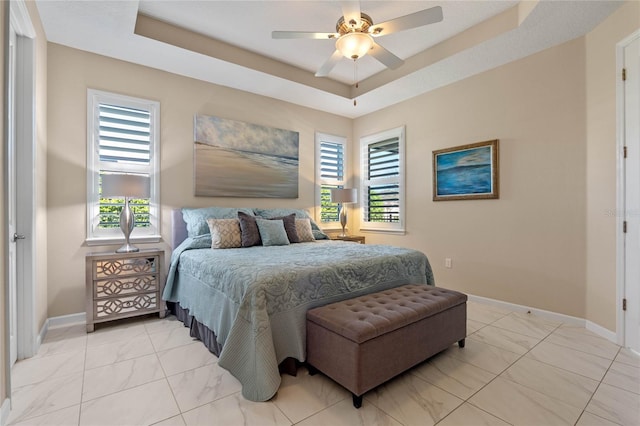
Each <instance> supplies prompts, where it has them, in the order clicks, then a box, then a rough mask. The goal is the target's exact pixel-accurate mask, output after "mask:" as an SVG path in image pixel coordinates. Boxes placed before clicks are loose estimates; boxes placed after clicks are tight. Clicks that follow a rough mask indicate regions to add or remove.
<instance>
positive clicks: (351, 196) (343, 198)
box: [331, 188, 358, 204]
mask: <svg viewBox="0 0 640 426" xmlns="http://www.w3.org/2000/svg"><path fill="white" fill-rule="evenodd" d="M356 201H358V190H357V189H356V188H332V189H331V202H332V203H342V204H344V203H355V202H356Z"/></svg>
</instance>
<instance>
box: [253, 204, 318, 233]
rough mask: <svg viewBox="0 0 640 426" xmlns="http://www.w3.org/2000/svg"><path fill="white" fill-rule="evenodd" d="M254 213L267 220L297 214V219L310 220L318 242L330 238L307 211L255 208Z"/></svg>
mask: <svg viewBox="0 0 640 426" xmlns="http://www.w3.org/2000/svg"><path fill="white" fill-rule="evenodd" d="M253 212H254V214H255V215H256V216H262V217H265V218H267V219H273V218H275V217H283V216H289V215H291V214H295V215H296V218H297V219H304V218H308V219H309V220H310V221H311V229H312V230H313V236H314V237H315V239H316V240H324V239H326V240H328V239H329V237H328V236H327V235H326V234H325V233H324V232H322V230H321V229H320V227H319V226H318V224H317V223H315V222H314V220H313V219H312V218H311V216H309V213H308V212H307V211H306V210H302V209H275V208H274V209H260V208H255V209H253Z"/></svg>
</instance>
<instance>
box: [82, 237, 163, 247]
mask: <svg viewBox="0 0 640 426" xmlns="http://www.w3.org/2000/svg"><path fill="white" fill-rule="evenodd" d="M161 240H162V237H161V236H160V235H144V236H138V237H131V238H129V242H130V243H132V244H145V243H158V242H160V241H161ZM85 243H86V244H87V246H89V247H93V246H110V245H116V244H124V237H95V238H87V239H86V240H85Z"/></svg>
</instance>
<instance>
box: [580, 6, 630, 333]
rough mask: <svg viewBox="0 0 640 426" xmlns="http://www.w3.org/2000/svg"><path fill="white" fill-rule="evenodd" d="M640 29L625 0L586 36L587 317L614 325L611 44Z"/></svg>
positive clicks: (613, 76) (613, 79) (616, 75)
mask: <svg viewBox="0 0 640 426" xmlns="http://www.w3.org/2000/svg"><path fill="white" fill-rule="evenodd" d="M638 30H640V2H635V1H633V2H627V4H625V5H624V6H623V7H621V8H620V9H618V10H617V11H616V12H615V13H613V14H612V15H611V16H610V17H609V18H608V19H607V20H605V21H604V22H603V23H601V24H600V25H599V26H598V27H596V28H595V29H594V30H593V31H591V32H590V33H589V34H587V36H586V53H587V55H586V94H587V99H586V114H587V123H586V125H587V140H586V150H587V175H586V184H587V203H586V214H587V223H586V225H587V253H586V256H587V259H586V265H587V274H586V285H587V290H586V294H587V299H586V312H585V314H586V318H587V319H588V320H590V321H592V322H594V323H597V324H599V325H601V326H603V327H605V328H607V329H609V330H615V329H616V311H618V307H619V306H620V303H619V301H618V300H617V298H616V83H617V82H618V81H619V79H620V74H619V70H617V69H616V43H618V42H620V41H621V40H622V39H624V38H626V37H627V36H629V35H631V34H632V33H633V32H635V31H638Z"/></svg>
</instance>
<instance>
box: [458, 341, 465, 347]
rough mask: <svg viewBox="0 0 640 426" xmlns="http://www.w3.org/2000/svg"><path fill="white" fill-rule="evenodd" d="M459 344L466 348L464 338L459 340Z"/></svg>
mask: <svg viewBox="0 0 640 426" xmlns="http://www.w3.org/2000/svg"><path fill="white" fill-rule="evenodd" d="M458 346H460V347H461V348H464V339H462V340H458Z"/></svg>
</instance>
